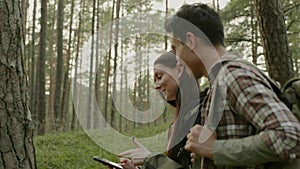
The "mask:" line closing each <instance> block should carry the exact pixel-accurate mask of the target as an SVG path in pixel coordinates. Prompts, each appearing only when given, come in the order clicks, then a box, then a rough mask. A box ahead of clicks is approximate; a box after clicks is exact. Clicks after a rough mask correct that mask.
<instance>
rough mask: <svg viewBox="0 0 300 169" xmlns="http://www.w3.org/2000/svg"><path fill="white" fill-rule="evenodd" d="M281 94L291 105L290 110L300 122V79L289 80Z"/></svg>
mask: <svg viewBox="0 0 300 169" xmlns="http://www.w3.org/2000/svg"><path fill="white" fill-rule="evenodd" d="M281 92H282V94H283V96H284V97H285V98H286V100H287V101H288V102H289V104H290V109H291V111H292V112H293V113H294V115H295V116H296V118H297V119H298V120H299V121H300V78H299V77H294V78H291V79H290V80H288V81H287V82H286V83H285V84H284V85H283V86H282V88H281Z"/></svg>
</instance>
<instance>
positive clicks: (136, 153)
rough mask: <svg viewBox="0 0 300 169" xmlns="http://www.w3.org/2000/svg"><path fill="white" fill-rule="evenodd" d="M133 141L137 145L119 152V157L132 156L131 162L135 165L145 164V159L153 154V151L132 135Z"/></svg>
mask: <svg viewBox="0 0 300 169" xmlns="http://www.w3.org/2000/svg"><path fill="white" fill-rule="evenodd" d="M132 143H133V144H134V145H135V147H136V148H135V149H131V150H127V151H124V152H122V153H120V154H118V156H119V157H123V156H130V158H131V162H132V163H133V164H134V165H135V166H138V165H143V163H144V159H145V158H146V157H147V156H148V155H150V154H151V152H150V151H149V150H148V149H147V148H145V147H144V146H143V145H142V144H140V143H139V142H137V141H136V139H135V137H132Z"/></svg>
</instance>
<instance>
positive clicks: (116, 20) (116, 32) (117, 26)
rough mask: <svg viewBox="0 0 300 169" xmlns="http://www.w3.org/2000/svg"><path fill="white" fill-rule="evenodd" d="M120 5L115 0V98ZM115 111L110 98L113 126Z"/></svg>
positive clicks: (114, 92) (119, 0)
mask: <svg viewBox="0 0 300 169" xmlns="http://www.w3.org/2000/svg"><path fill="white" fill-rule="evenodd" d="M120 6H121V0H117V2H116V18H115V23H116V26H115V29H116V30H115V31H114V32H115V40H114V42H115V45H114V48H115V57H114V67H113V76H114V78H113V89H112V90H113V91H112V94H113V95H112V98H115V94H116V78H117V77H116V76H117V75H116V72H117V58H118V36H119V18H120ZM115 112H116V106H115V103H114V101H113V99H112V101H111V118H110V120H111V121H110V123H111V126H112V127H115V124H114V121H115Z"/></svg>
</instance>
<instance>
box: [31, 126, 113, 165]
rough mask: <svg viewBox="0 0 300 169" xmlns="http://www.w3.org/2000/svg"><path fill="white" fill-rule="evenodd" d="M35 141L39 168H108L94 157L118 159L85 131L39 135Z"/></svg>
mask: <svg viewBox="0 0 300 169" xmlns="http://www.w3.org/2000/svg"><path fill="white" fill-rule="evenodd" d="M34 143H35V149H36V158H37V167H38V168H39V169H107V168H106V167H105V166H103V165H102V164H100V163H98V162H96V161H94V160H93V159H92V157H93V156H97V155H100V156H102V157H104V158H107V159H111V160H114V161H118V157H117V156H116V155H114V154H111V153H109V152H107V151H105V150H103V149H101V148H100V147H99V146H98V145H96V144H95V143H94V142H93V141H92V140H91V139H90V138H89V137H88V136H87V135H86V134H85V133H84V132H83V131H82V132H68V133H60V134H49V135H45V136H37V137H35V138H34Z"/></svg>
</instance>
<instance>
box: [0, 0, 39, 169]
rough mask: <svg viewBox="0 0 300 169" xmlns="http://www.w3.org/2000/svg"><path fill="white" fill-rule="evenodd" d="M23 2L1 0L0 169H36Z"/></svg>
mask: <svg viewBox="0 0 300 169" xmlns="http://www.w3.org/2000/svg"><path fill="white" fill-rule="evenodd" d="M20 9H21V8H20V1H3V0H0V16H1V20H0V36H1V39H2V43H1V50H0V72H1V75H0V117H1V120H0V140H1V144H0V152H1V153H0V168H1V169H12V168H13V169H35V168H36V161H35V152H34V145H33V130H32V129H33V128H32V122H31V121H32V120H31V114H30V111H29V107H28V106H29V102H28V101H29V98H28V93H27V91H28V83H27V79H26V73H25V60H24V57H25V56H24V41H23V32H22V18H21V14H20V13H21V12H22V11H20Z"/></svg>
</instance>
